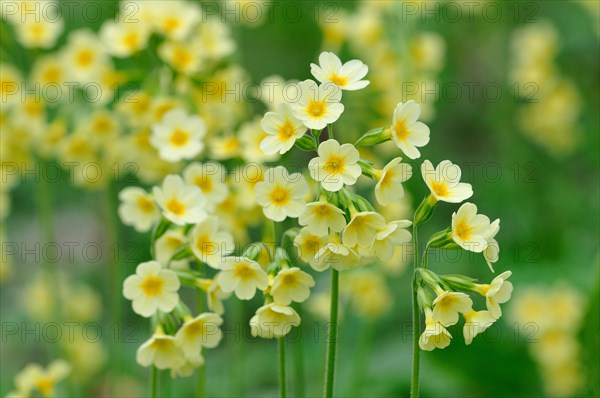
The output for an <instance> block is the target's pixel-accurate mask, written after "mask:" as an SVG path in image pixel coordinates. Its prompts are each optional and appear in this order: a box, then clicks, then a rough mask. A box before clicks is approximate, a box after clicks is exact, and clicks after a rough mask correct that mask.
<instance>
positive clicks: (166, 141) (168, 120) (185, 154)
mask: <svg viewBox="0 0 600 398" xmlns="http://www.w3.org/2000/svg"><path fill="white" fill-rule="evenodd" d="M205 135H206V126H205V125H204V122H203V121H202V119H201V118H200V117H199V116H188V114H187V113H186V112H185V111H184V110H183V109H173V110H171V111H169V112H167V113H166V114H165V115H164V117H163V118H162V122H161V123H159V124H155V125H154V126H152V135H151V136H150V143H151V144H152V146H153V147H154V148H156V149H157V150H158V155H159V156H160V158H161V159H164V160H166V161H168V162H178V161H180V160H182V159H191V158H193V157H194V156H196V155H198V154H199V153H200V152H202V149H204V143H203V142H202V139H203V138H204V136H205Z"/></svg>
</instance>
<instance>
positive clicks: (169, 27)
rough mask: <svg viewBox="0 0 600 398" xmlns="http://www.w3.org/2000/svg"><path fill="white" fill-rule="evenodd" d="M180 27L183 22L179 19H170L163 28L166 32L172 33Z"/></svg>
mask: <svg viewBox="0 0 600 398" xmlns="http://www.w3.org/2000/svg"><path fill="white" fill-rule="evenodd" d="M179 25H181V21H179V19H177V18H174V17H170V18H167V19H165V23H164V25H163V28H164V29H165V32H172V31H174V30H175V29H177V28H178V27H179Z"/></svg>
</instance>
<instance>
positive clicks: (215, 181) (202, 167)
mask: <svg viewBox="0 0 600 398" xmlns="http://www.w3.org/2000/svg"><path fill="white" fill-rule="evenodd" d="M225 173H226V170H225V168H224V167H223V165H222V164H220V163H217V162H206V163H190V164H189V165H188V166H187V167H186V168H185V169H184V170H183V179H184V180H185V182H186V184H188V185H195V186H197V187H198V188H200V190H201V191H202V193H203V194H204V196H205V197H206V202H207V207H208V209H213V208H214V207H215V206H216V205H218V204H220V203H222V202H223V201H225V199H227V195H229V187H228V186H227V183H226V182H225Z"/></svg>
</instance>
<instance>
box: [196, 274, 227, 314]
mask: <svg viewBox="0 0 600 398" xmlns="http://www.w3.org/2000/svg"><path fill="white" fill-rule="evenodd" d="M196 286H197V287H199V288H200V289H202V290H204V291H205V292H206V297H207V304H208V309H209V311H212V312H214V313H215V314H217V315H223V314H224V313H225V307H224V306H223V300H225V299H227V298H229V296H231V292H228V293H226V292H224V291H223V290H221V287H220V286H219V284H218V283H217V282H216V281H215V280H213V279H199V280H197V281H196Z"/></svg>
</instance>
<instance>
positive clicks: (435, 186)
mask: <svg viewBox="0 0 600 398" xmlns="http://www.w3.org/2000/svg"><path fill="white" fill-rule="evenodd" d="M431 190H432V191H433V192H434V193H435V194H436V195H437V196H448V194H450V192H449V191H448V188H447V187H446V183H445V182H444V181H442V182H437V181H433V182H432V183H431Z"/></svg>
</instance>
